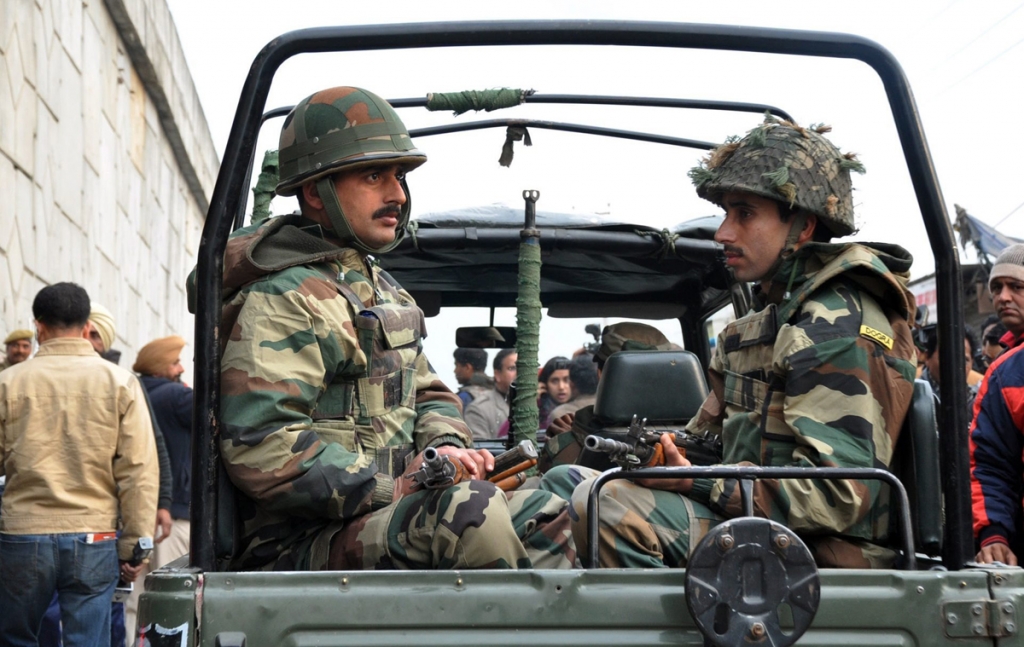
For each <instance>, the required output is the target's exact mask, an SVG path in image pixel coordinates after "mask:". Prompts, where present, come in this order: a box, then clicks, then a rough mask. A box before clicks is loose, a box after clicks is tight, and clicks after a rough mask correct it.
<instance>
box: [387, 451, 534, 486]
mask: <svg viewBox="0 0 1024 647" xmlns="http://www.w3.org/2000/svg"><path fill="white" fill-rule="evenodd" d="M536 464H537V448H536V447H534V446H533V443H531V442H530V441H529V440H522V441H520V442H519V444H518V445H516V446H515V447H514V448H513V449H511V450H509V451H507V452H505V453H504V454H502V455H501V456H498V457H497V458H495V459H494V469H493V470H491V471H490V472H488V473H487V474H485V475H484V479H485V480H487V481H490V482H491V483H494V484H495V485H497V486H498V487H499V488H501V489H502V490H505V491H507V490H514V489H515V488H517V487H519V486H520V485H522V484H523V482H524V481H526V475H525V474H523V472H525V471H526V470H528V469H530V468H531V467H533V466H534V465H536ZM406 478H409V479H412V480H413V481H414V482H416V483H417V484H418V485H421V486H422V487H424V488H427V489H430V490H436V489H440V488H446V487H449V486H452V485H455V484H456V483H461V482H462V481H465V480H468V478H469V473H468V472H467V471H466V468H465V466H463V464H462V463H461V462H460V461H453V460H452V459H451V458H449V457H447V456H444V455H442V454H440V453H439V452H438V451H437V449H436V448H434V447H427V448H426V449H425V450H423V465H421V466H420V468H419V469H418V470H417V471H416V472H414V473H412V474H409V475H408V476H406Z"/></svg>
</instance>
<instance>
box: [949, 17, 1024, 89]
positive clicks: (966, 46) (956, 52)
mask: <svg viewBox="0 0 1024 647" xmlns="http://www.w3.org/2000/svg"><path fill="white" fill-rule="evenodd" d="M1021 9H1024V2H1022V3H1020V4H1019V5H1017V6H1016V7H1014V8H1013V9H1012V10H1010V13H1008V14H1006V15H1005V16H1003V17H1002V18H1000V19H999V20H997V21H995V22H994V23H992V24H991V25H989V26H988V28H987V29H985V31H983V32H981V33H980V34H978V35H977V36H975V37H974V38H973V39H971V41H970V42H969V43H967V44H966V45H964V46H963V47H961V48H960V49H958V50H956V51H955V52H953V53H952V54H950V55H949V56H947V57H946V58H945V59H943V61H942V62H941V63H939V64H938V65H936V66H935V67H933V68H932V69H931V71H932V72H934V71H935V70H937V69H939V68H940V67H942V66H943V65H945V64H946V63H948V62H949V61H950V60H951V59H953V58H955V57H957V56H958V55H959V54H960V53H961V52H963V51H964V50H965V49H967V48H968V47H970V46H971V45H973V44H974V43H976V42H978V41H979V40H981V38H982V37H983V36H985V35H986V34H988V33H989V32H990V31H992V30H993V29H995V28H996V27H998V26H999V25H1001V24H1002V23H1003V22H1004V21H1005V20H1006V19H1007V18H1009V17H1010V16H1012V15H1013V14H1015V13H1017V12H1018V11H1020V10H1021Z"/></svg>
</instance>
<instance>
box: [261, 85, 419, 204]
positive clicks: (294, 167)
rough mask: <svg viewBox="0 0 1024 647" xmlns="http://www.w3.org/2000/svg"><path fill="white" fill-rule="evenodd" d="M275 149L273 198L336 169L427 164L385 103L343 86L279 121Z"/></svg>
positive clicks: (299, 106) (301, 105) (317, 95)
mask: <svg viewBox="0 0 1024 647" xmlns="http://www.w3.org/2000/svg"><path fill="white" fill-rule="evenodd" d="M279 149H280V165H281V167H280V168H281V172H280V176H281V180H280V182H279V183H278V185H277V189H276V190H275V192H276V193H277V195H294V194H296V193H298V188H299V187H300V186H301V185H303V184H305V183H306V182H309V181H311V180H316V179H319V178H322V177H324V176H327V175H330V174H332V173H335V172H337V171H338V170H339V169H341V168H344V169H346V170H349V169H351V168H353V167H359V166H366V165H369V164H374V163H379V162H381V161H382V160H386V161H388V162H389V163H396V164H402V165H404V166H405V167H406V170H407V171H408V170H412V169H414V168H416V167H417V166H420V165H421V164H423V163H424V162H426V161H427V156H426V154H424V153H423V152H422V151H420V150H418V149H417V148H416V147H415V146H414V145H413V143H412V139H411V138H410V137H409V131H408V130H407V129H406V128H405V124H403V123H402V120H401V119H399V118H398V114H397V113H396V112H395V110H394V108H392V107H391V105H390V104H389V103H388V102H387V101H385V100H384V99H382V98H380V97H379V96H377V95H376V94H373V93H372V92H369V91H367V90H363V89H361V88H353V87H344V86H343V87H337V88H329V89H327V90H321V91H320V92H317V93H315V94H313V95H311V96H309V97H306V98H305V99H303V100H302V101H300V102H299V103H298V104H297V105H296V106H295V107H294V108H293V109H292V111H291V112H290V113H288V116H287V117H286V118H285V121H284V126H283V127H282V128H281V140H280V146H279Z"/></svg>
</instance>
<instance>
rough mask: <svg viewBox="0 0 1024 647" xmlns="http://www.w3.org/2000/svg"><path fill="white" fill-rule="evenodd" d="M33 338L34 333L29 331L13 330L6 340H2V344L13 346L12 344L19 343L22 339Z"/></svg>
mask: <svg viewBox="0 0 1024 647" xmlns="http://www.w3.org/2000/svg"><path fill="white" fill-rule="evenodd" d="M34 336H35V333H33V332H32V331H31V330H26V329H24V328H22V329H21V330H15V331H14V332H12V333H11V334H9V335H7V339H5V340H4V344H13V343H14V342H16V341H21V340H22V339H32V338H33V337H34Z"/></svg>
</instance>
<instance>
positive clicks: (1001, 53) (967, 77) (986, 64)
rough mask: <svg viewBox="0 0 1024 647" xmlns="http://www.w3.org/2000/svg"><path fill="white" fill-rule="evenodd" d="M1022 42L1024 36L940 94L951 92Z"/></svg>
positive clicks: (1023, 41)
mask: <svg viewBox="0 0 1024 647" xmlns="http://www.w3.org/2000/svg"><path fill="white" fill-rule="evenodd" d="M1021 43H1024V38H1021V39H1020V40H1018V41H1017V42H1016V43H1014V44H1013V45H1010V46H1009V47H1007V48H1006V49H1004V50H1003V51H1001V52H999V53H998V54H996V55H995V56H993V57H992V58H990V59H988V60H987V61H985V62H984V63H982V64H981V65H979V66H978V67H977V68H975V69H974V70H972V71H971V72H970V73H968V74H967V75H966V76H963V77H961V78H960V80H959V81H957V82H956V83H954V84H953V85H950V86H947V87H946V88H945V89H944V90H943V91H942V92H940V93H939V96H941V95H943V94H945V93H946V92H949V91H950V90H952V89H953V88H955V87H956V86H958V85H960V84H961V83H963V82H964V81H966V80H967V79H969V78H971V77H972V76H974V75H975V74H977V73H978V72H980V71H982V70H983V69H985V68H986V67H988V66H989V65H991V64H992V63H994V62H995V61H996V60H998V59H999V58H1000V57H1002V56H1004V55H1005V54H1007V53H1008V52H1009V51H1010V50H1012V49H1014V48H1015V47H1017V45H1020V44H1021Z"/></svg>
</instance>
